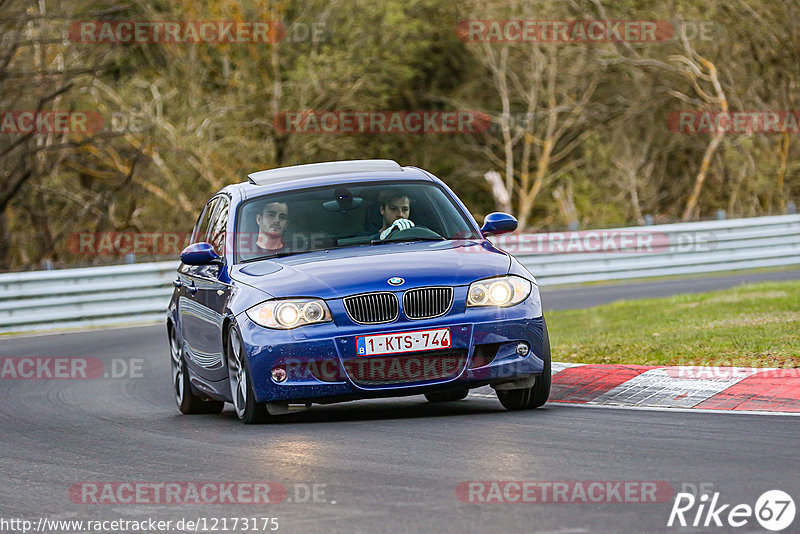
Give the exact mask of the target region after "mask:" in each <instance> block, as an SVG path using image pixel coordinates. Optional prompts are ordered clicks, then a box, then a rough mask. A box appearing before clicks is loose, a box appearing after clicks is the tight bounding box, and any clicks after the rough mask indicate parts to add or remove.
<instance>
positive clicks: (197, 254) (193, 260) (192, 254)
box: [181, 243, 222, 265]
mask: <svg viewBox="0 0 800 534" xmlns="http://www.w3.org/2000/svg"><path fill="white" fill-rule="evenodd" d="M181 261H182V262H183V263H185V264H186V265H210V264H212V263H221V262H222V258H221V257H220V255H219V254H217V252H216V251H215V250H214V247H213V246H211V243H195V244H194V245H189V246H188V247H186V248H185V249H183V252H181Z"/></svg>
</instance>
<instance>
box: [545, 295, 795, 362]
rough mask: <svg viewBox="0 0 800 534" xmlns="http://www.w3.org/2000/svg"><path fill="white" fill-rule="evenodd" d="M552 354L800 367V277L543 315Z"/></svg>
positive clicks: (569, 358) (572, 358)
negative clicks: (799, 278) (545, 320)
mask: <svg viewBox="0 0 800 534" xmlns="http://www.w3.org/2000/svg"><path fill="white" fill-rule="evenodd" d="M546 318H547V326H548V328H549V331H550V343H551V345H552V353H553V360H554V361H560V362H576V363H613V364H640V365H708V366H737V367H781V368H791V367H800V281H796V280H792V281H787V282H764V283H758V284H746V285H741V286H738V287H735V288H732V289H726V290H723V291H713V292H710V293H700V294H693V295H691V294H685V295H675V296H672V297H666V298H657V299H646V300H630V301H619V302H615V303H612V304H605V305H602V306H597V307H594V308H588V309H583V310H563V311H553V312H550V313H547V314H546Z"/></svg>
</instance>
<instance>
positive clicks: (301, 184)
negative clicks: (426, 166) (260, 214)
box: [225, 160, 435, 199]
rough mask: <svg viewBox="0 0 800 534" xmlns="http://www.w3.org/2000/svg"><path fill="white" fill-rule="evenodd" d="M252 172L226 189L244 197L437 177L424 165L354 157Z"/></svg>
mask: <svg viewBox="0 0 800 534" xmlns="http://www.w3.org/2000/svg"><path fill="white" fill-rule="evenodd" d="M249 176H250V181H248V182H244V183H240V184H235V185H232V186H228V187H226V188H225V189H236V190H237V191H238V192H239V194H241V196H242V199H245V198H250V197H256V196H261V195H266V194H271V193H281V192H284V191H292V190H297V189H306V188H309V187H317V186H325V185H336V184H343V183H352V182H380V181H387V180H392V181H394V180H397V181H409V180H411V181H425V182H433V181H435V179H434V178H433V176H432V175H430V174H428V173H427V172H425V171H423V170H422V169H419V168H417V167H402V166H400V165H399V164H398V163H396V162H394V161H392V160H351V161H336V162H327V163H314V164H310V165H296V166H293V167H280V168H277V169H269V170H266V171H259V172H255V173H252V174H250V175H249ZM254 182H258V183H254Z"/></svg>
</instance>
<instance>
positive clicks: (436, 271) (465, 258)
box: [231, 241, 511, 299]
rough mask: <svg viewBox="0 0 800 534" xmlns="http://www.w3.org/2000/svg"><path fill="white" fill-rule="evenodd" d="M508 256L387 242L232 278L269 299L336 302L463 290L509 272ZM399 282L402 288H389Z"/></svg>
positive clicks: (483, 246)
mask: <svg viewBox="0 0 800 534" xmlns="http://www.w3.org/2000/svg"><path fill="white" fill-rule="evenodd" d="M510 264H511V259H510V257H509V256H508V255H507V254H506V253H504V252H501V251H499V250H497V249H495V248H494V247H492V245H491V243H489V242H487V241H484V242H482V243H478V242H473V241H466V242H465V241H444V242H428V241H426V242H412V243H391V244H383V245H374V246H361V247H349V248H344V249H332V250H329V251H319V252H310V253H305V254H297V255H294V256H286V257H283V258H275V259H271V260H261V261H257V262H253V263H249V264H242V265H238V266H236V267H235V268H234V269H233V271H232V272H231V278H233V279H234V280H236V281H239V282H241V283H244V284H247V285H250V286H253V287H256V288H258V289H260V290H262V291H265V292H266V293H268V294H270V295H272V296H274V297H318V298H323V299H335V298H341V297H345V296H347V295H353V294H357V293H363V292H367V291H392V290H398V289H408V288H412V287H421V286H430V285H447V286H457V285H467V284H469V283H471V282H473V281H475V280H478V279H480V278H486V277H490V276H499V275H504V274H507V273H508V269H509V266H510ZM393 277H400V278H403V279H404V283H403V284H401V285H399V286H392V285H390V284H389V282H388V280H389V278H393Z"/></svg>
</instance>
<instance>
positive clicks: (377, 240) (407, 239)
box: [370, 237, 445, 245]
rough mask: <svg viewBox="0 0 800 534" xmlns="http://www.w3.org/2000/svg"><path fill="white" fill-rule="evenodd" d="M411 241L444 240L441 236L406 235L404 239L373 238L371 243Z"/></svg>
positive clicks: (383, 243) (382, 243)
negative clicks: (383, 239)
mask: <svg viewBox="0 0 800 534" xmlns="http://www.w3.org/2000/svg"><path fill="white" fill-rule="evenodd" d="M412 241H445V239H444V238H443V237H406V238H405V239H387V240H385V241H382V240H380V239H373V240H372V241H371V242H370V244H371V245H385V244H387V243H410V242H412Z"/></svg>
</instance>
